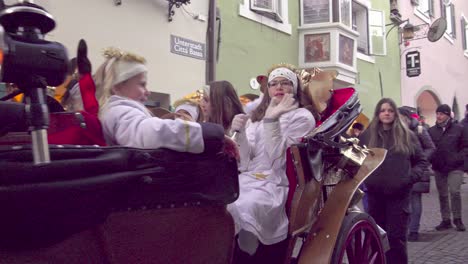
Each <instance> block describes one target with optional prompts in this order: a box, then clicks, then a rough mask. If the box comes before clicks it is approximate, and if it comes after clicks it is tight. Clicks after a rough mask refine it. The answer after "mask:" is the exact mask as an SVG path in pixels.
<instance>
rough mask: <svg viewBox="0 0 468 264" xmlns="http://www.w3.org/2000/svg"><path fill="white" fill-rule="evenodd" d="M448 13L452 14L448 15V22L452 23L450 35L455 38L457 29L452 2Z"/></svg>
mask: <svg viewBox="0 0 468 264" xmlns="http://www.w3.org/2000/svg"><path fill="white" fill-rule="evenodd" d="M450 13H451V15H452V17H450V23H452V37H453V38H456V34H455V33H456V32H457V30H456V24H457V23H455V21H456V20H455V5H454V4H451V5H450Z"/></svg>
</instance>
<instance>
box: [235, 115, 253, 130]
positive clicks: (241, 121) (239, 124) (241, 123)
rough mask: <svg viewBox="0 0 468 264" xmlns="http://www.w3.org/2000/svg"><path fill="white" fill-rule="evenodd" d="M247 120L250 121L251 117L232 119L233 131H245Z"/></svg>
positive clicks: (243, 116)
mask: <svg viewBox="0 0 468 264" xmlns="http://www.w3.org/2000/svg"><path fill="white" fill-rule="evenodd" d="M247 120H249V116H248V115H246V114H237V115H235V116H234V118H233V119H232V123H231V131H232V132H235V131H237V132H240V131H243V130H245V124H246V123H247Z"/></svg>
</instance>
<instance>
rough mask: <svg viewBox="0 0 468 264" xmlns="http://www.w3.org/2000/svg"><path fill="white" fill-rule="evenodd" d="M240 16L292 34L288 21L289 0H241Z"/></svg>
mask: <svg viewBox="0 0 468 264" xmlns="http://www.w3.org/2000/svg"><path fill="white" fill-rule="evenodd" d="M240 2H241V4H240V6H239V15H240V16H242V17H245V18H248V19H250V20H253V21H256V22H258V23H260V24H263V25H265V26H268V27H271V28H274V29H275V30H279V31H282V32H284V33H286V34H289V35H290V34H291V33H292V27H291V24H290V23H289V19H288V0H241V1H240Z"/></svg>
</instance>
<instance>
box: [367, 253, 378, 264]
mask: <svg viewBox="0 0 468 264" xmlns="http://www.w3.org/2000/svg"><path fill="white" fill-rule="evenodd" d="M378 256H379V252H374V254H372V255H371V257H370V258H369V264H376V263H377V258H378Z"/></svg>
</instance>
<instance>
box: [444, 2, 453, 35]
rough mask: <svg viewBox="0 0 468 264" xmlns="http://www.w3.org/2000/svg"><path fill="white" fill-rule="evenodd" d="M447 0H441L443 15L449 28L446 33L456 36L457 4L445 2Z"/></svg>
mask: <svg viewBox="0 0 468 264" xmlns="http://www.w3.org/2000/svg"><path fill="white" fill-rule="evenodd" d="M444 2H447V1H446V0H441V10H442V16H443V17H445V19H446V20H447V29H446V30H445V33H447V35H449V36H450V37H452V38H455V32H456V31H455V6H454V5H453V4H452V3H449V4H445V3H444Z"/></svg>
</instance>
